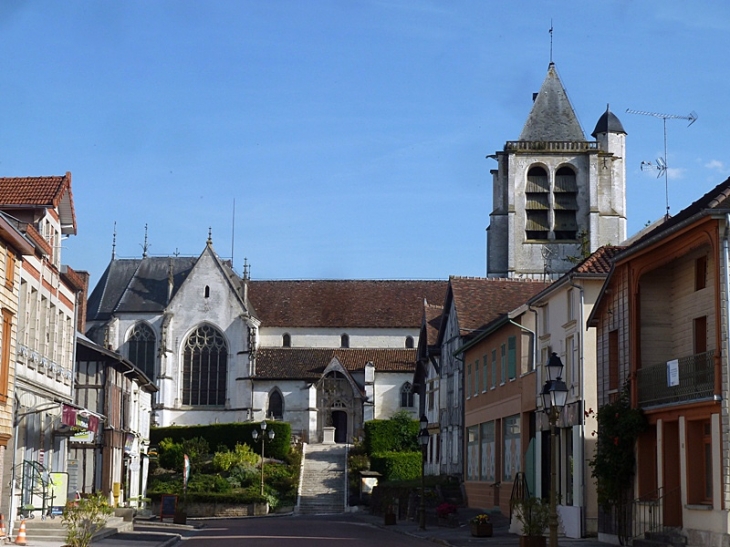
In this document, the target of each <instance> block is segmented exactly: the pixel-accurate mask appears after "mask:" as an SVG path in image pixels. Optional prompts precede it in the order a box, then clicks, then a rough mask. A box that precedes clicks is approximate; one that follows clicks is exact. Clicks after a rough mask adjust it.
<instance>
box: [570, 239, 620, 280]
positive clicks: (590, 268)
mask: <svg viewBox="0 0 730 547" xmlns="http://www.w3.org/2000/svg"><path fill="white" fill-rule="evenodd" d="M622 250H623V247H618V246H615V245H604V246H603V247H599V248H598V249H596V251H595V252H594V253H593V254H591V255H590V256H589V257H588V258H586V259H585V260H584V261H583V262H581V263H580V264H578V265H577V266H575V267H574V268H573V269H572V270H570V272H568V273H567V274H565V275H567V276H570V275H571V273H573V274H588V275H591V274H593V275H607V274H608V273H609V272H610V271H611V268H612V267H613V257H614V256H616V255H617V254H618V253H620V252H621V251H622Z"/></svg>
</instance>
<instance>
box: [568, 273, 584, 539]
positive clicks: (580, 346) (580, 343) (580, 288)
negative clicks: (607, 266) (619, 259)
mask: <svg viewBox="0 0 730 547" xmlns="http://www.w3.org/2000/svg"><path fill="white" fill-rule="evenodd" d="M569 279H570V281H569V285H570V286H571V287H573V288H576V289H578V291H580V310H579V314H580V315H579V317H580V323H578V325H579V328H578V329H577V332H578V356H579V360H580V362H579V368H578V370H580V398H581V400H582V401H583V402H584V403H585V377H586V375H585V368H584V365H585V360H584V358H583V328H584V325H585V317H584V316H583V309H584V303H585V291H584V289H583V286H582V285H576V284H575V283H573V276H572V275H571V276H570V278H569ZM583 412H585V404H581V413H583ZM578 431H579V432H580V433H579V436H580V452H581V454H580V455H581V458H580V493H581V494H580V496H581V500H580V504H581V507H582V508H583V509H584V510H583V511H582V515H581V519H580V527H581V530H580V535H581V537H585V533H586V512H585V507H586V490H587V486H586V480H585V474H586V454H585V449H586V438H585V418H584V417H583V416H582V415H581V420H580V425H579V426H578Z"/></svg>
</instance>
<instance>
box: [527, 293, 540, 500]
mask: <svg viewBox="0 0 730 547" xmlns="http://www.w3.org/2000/svg"><path fill="white" fill-rule="evenodd" d="M527 309H528V310H529V311H531V312H532V313H533V314H535V348H534V352H535V374H539V380H540V381H539V382H535V385H536V387H537V388H538V389H542V387H541V386H542V371H538V368H537V344H538V342H539V337H538V334H539V330H538V329H539V328H540V320H539V317H538V315H537V310H536V309H535V308H533V307H532V304H527ZM534 396H535V400H536V401H537V398H538V395H537V393H535V394H534ZM537 427H538V424H537V402H536V403H535V451H534V452H533V454H532V467H533V469H535V484H534V485H533V487H534V490H535V492H533V495H537V485H538V482H539V483H540V484H541V483H542V469H540V471H539V473H538V465H537V463H538V455H537V440H538V439H540V447H541V448H542V439H541V435H538V431H537ZM541 457H542V456H541ZM540 461H541V460H540ZM538 477H539V479H540V480H539V481H538Z"/></svg>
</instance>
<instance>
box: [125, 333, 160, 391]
mask: <svg viewBox="0 0 730 547" xmlns="http://www.w3.org/2000/svg"><path fill="white" fill-rule="evenodd" d="M156 341H157V338H156V336H155V332H154V331H153V330H152V327H150V326H149V325H148V324H147V323H142V322H140V323H137V324H136V325H134V327H132V330H131V331H130V333H129V338H128V339H127V349H128V355H127V357H128V359H129V360H130V361H132V362H133V363H134V364H135V365H137V368H139V369H140V370H141V371H142V372H144V373H145V374H146V375H147V377H148V378H149V379H150V380H153V381H154V379H155V378H154V376H155V343H156Z"/></svg>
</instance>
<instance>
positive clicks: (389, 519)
mask: <svg viewBox="0 0 730 547" xmlns="http://www.w3.org/2000/svg"><path fill="white" fill-rule="evenodd" d="M384 501H385V503H384V515H385V516H384V519H385V520H384V523H385V525H386V526H392V525H394V524H395V522H396V518H397V514H396V511H397V508H396V504H395V499H394V498H393V496H388V497H387V498H386V499H385V500H384Z"/></svg>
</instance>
